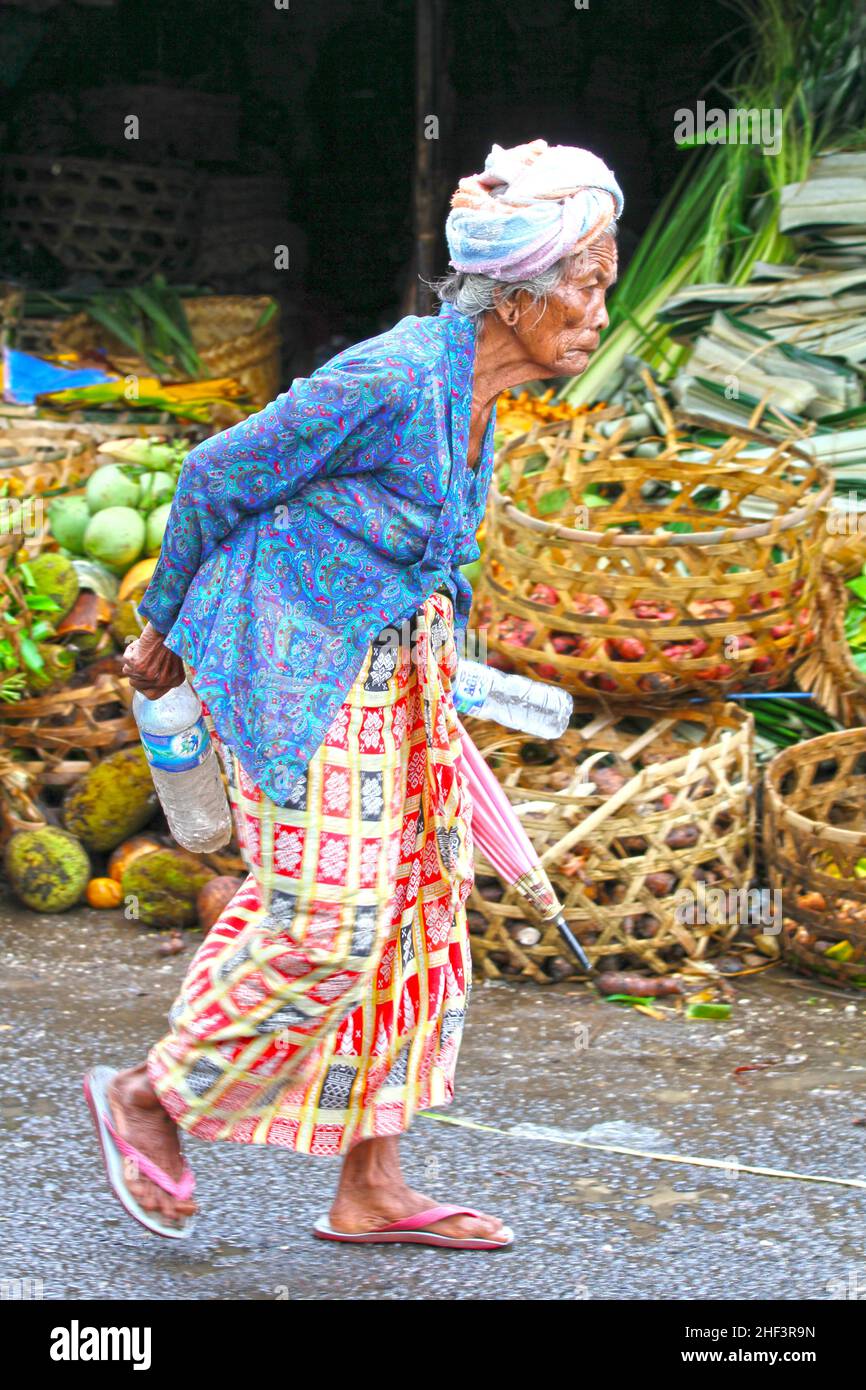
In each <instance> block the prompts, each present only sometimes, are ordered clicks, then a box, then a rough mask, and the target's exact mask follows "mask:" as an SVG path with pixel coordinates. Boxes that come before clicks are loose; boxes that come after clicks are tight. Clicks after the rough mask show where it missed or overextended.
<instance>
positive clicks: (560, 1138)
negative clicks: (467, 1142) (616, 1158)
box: [418, 1110, 866, 1189]
mask: <svg viewBox="0 0 866 1390" xmlns="http://www.w3.org/2000/svg"><path fill="white" fill-rule="evenodd" d="M418 1113H419V1114H420V1115H421V1116H423V1118H424V1119H425V1120H439V1122H440V1123H441V1124H445V1125H459V1126H460V1127H461V1128H462V1129H476V1130H482V1131H486V1132H487V1133H488V1134H502V1135H504V1136H505V1138H507V1139H539V1140H540V1141H541V1142H542V1143H545V1142H546V1143H548V1144H568V1145H570V1146H571V1147H572V1148H575V1149H594V1150H595V1151H596V1152H598V1153H606V1154H629V1155H630V1156H631V1157H632V1158H651V1159H653V1160H654V1161H655V1162H656V1163H685V1164H689V1165H692V1166H694V1167H696V1168H723V1169H725V1170H726V1171H728V1172H731V1170H732V1169H736V1172H737V1173H738V1174H739V1173H755V1174H756V1175H757V1176H758V1177H760V1178H788V1179H790V1180H792V1181H794V1182H817V1183H825V1184H828V1185H830V1186H833V1187H859V1188H863V1189H866V1179H864V1178H832V1177H822V1176H819V1175H817V1174H815V1173H792V1172H789V1171H788V1170H787V1169H786V1168H762V1167H760V1166H759V1165H758V1164H756V1163H739V1162H737V1161H736V1160H734V1162H732V1161H731V1160H730V1159H724V1158H697V1157H695V1156H693V1155H691V1154H665V1153H656V1152H654V1151H653V1150H651V1149H634V1148H631V1147H630V1146H628V1145H626V1144H592V1143H590V1142H589V1140H587V1139H571V1138H569V1137H568V1136H567V1135H565V1134H544V1135H532V1134H525V1133H522V1132H521V1128H520V1126H519V1125H518V1126H515V1127H514V1128H513V1129H498V1128H497V1126H496V1125H484V1124H480V1123H479V1122H478V1121H477V1120H467V1119H463V1118H461V1117H459V1116H457V1115H437V1114H434V1113H433V1112H432V1111H430V1110H421V1111H419V1112H418Z"/></svg>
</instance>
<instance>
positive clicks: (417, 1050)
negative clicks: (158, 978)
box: [148, 593, 473, 1154]
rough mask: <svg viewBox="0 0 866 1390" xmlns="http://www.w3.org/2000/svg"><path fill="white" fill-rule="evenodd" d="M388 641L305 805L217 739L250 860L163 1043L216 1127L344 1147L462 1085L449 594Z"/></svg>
mask: <svg viewBox="0 0 866 1390" xmlns="http://www.w3.org/2000/svg"><path fill="white" fill-rule="evenodd" d="M382 637H384V634H382ZM382 637H380V638H379V639H377V640H376V641H375V642H373V643H372V645H371V647H370V649H369V651H368V653H367V655H366V657H365V659H364V664H363V666H362V668H361V670H360V672H359V674H358V676H357V678H356V680H355V682H354V684H353V686H352V687H351V689H350V691H349V692H348V695H347V697H346V700H345V702H344V704H343V705H342V706H341V708H340V710H339V711H338V713H337V716H336V718H335V719H334V721H333V723H332V725H331V727H330V729H329V731H328V734H327V735H326V737H325V740H324V742H323V744H322V746H321V747H320V748H319V749H318V751H317V752H316V753H315V755H314V756H313V758H312V759H311V761H310V763H309V766H308V770H307V776H306V779H305V784H304V785H303V786H302V787H299V788H296V789H295V796H294V798H293V801H292V803H291V804H290V805H289V806H287V807H279V806H276V805H274V803H273V802H272V801H271V800H270V799H269V798H268V797H267V796H266V795H265V794H264V793H263V792H262V791H261V789H260V788H259V787H257V786H256V785H254V784H253V783H252V782H251V780H250V779H249V778H248V777H247V775H246V773H245V772H244V771H243V769H242V768H241V767H240V765H239V764H238V762H237V759H236V758H234V757H233V755H232V754H230V753H229V752H228V750H227V749H226V748H225V747H224V746H222V745H221V744H219V743H218V746H219V748H220V752H221V755H222V757H223V760H224V763H225V764H226V766H227V770H228V771H229V772H230V776H229V785H230V790H231V798H232V809H233V814H234V818H235V825H236V828H237V832H238V838H239V842H240V845H241V849H242V853H243V856H244V860H245V862H246V864H247V867H248V868H249V869H250V874H249V877H248V878H247V879H246V881H245V882H244V884H243V886H242V888H241V889H240V890H239V891H238V893H237V894H236V895H235V897H234V898H233V899H232V901H231V903H230V904H229V905H228V907H227V908H226V909H225V911H224V912H223V913H222V915H221V917H220V918H219V920H218V921H217V922H216V924H215V925H214V927H213V928H212V929H211V931H210V932H209V933H208V935H207V937H206V939H205V940H204V942H203V943H202V945H201V946H200V947H199V949H198V951H197V952H196V955H195V957H194V959H193V960H192V962H191V965H190V968H189V972H188V974H187V976H186V979H185V980H184V983H183V987H182V990H181V993H180V995H179V997H178V999H177V1000H176V1002H175V1004H174V1006H173V1008H172V1010H171V1013H170V1015H169V1024H170V1028H171V1031H170V1032H169V1033H168V1034H167V1036H166V1037H164V1038H163V1039H162V1041H161V1042H159V1043H157V1044H156V1046H155V1047H154V1048H152V1050H151V1052H150V1054H149V1057H148V1073H149V1076H150V1079H151V1082H152V1084H153V1086H154V1087H155V1089H156V1092H157V1094H158V1096H159V1098H160V1100H161V1102H162V1104H163V1106H164V1107H165V1109H166V1110H167V1111H168V1113H169V1114H170V1115H171V1116H172V1117H173V1118H174V1119H175V1120H176V1121H177V1123H178V1124H179V1125H180V1126H181V1128H183V1129H185V1130H187V1131H188V1132H189V1133H191V1134H195V1135H197V1136H198V1137H199V1138H202V1139H233V1140H236V1141H238V1142H241V1143H251V1144H277V1145H282V1146H284V1147H287V1148H293V1149H296V1150H298V1151H300V1152H303V1153H312V1154H342V1153H345V1152H346V1151H347V1150H348V1149H349V1148H351V1147H352V1145H353V1144H355V1143H357V1142H358V1141H359V1140H362V1139H369V1138H372V1137H374V1136H378V1135H389V1134H397V1133H399V1132H401V1131H402V1130H404V1129H406V1128H407V1127H408V1126H409V1124H410V1123H411V1120H412V1117H413V1115H414V1113H415V1111H416V1110H418V1109H422V1108H426V1107H429V1106H435V1105H443V1104H447V1103H448V1102H449V1101H450V1099H451V1097H452V1095H453V1091H454V1071H455V1066H456V1062H457V1053H458V1050H459V1046H460V1039H461V1035H462V1030H463V1022H464V1016H465V1010H466V1004H467V1002H468V996H469V990H470V985H471V961H470V954H469V940H468V935H467V925H466V909H465V902H466V899H467V897H468V895H469V892H470V890H471V886H472V878H473V851H472V836H471V801H470V797H469V793H468V789H467V786H466V783H465V781H464V779H463V776H462V774H461V772H460V765H459V762H460V734H459V730H458V726H457V717H456V714H455V711H454V706H453V703H452V700H451V694H450V689H451V686H450V681H451V677H452V676H453V674H454V671H455V669H456V662H457V656H456V651H455V647H454V640H453V614H452V609H451V604H450V601H449V600H448V599H447V598H446V597H445V596H444V595H442V594H439V593H437V594H434V595H433V596H432V597H431V598H430V599H428V600H427V601H426V603H425V604H424V605H423V607H422V608H421V609H420V610H419V612H418V614H417V617H416V631H415V642H414V646H413V647H412V648H410V646H409V645H408V644H407V643H405V642H403V643H401V644H400V645H396V644H394V642H393V638H392V640H391V641H390V642H388V641H387V640H386V641H384V642H383V640H382ZM413 658H414V659H413Z"/></svg>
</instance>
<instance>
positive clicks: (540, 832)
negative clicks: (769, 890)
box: [466, 702, 755, 984]
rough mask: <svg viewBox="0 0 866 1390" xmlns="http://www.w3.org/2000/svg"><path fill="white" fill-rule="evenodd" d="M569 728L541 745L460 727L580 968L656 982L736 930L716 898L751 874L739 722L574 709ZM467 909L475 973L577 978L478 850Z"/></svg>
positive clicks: (745, 729)
mask: <svg viewBox="0 0 866 1390" xmlns="http://www.w3.org/2000/svg"><path fill="white" fill-rule="evenodd" d="M573 724H574V727H571V728H569V729H567V730H566V732H565V734H564V735H563V736H562V738H560V739H558V740H556V741H554V742H549V743H548V742H543V743H542V742H538V741H536V740H533V739H531V738H529V737H527V736H526V735H524V734H518V733H511V732H508V731H504V730H503V729H501V728H499V727H498V726H497V725H495V724H491V723H489V722H485V721H481V720H477V719H467V720H466V727H467V730H468V732H469V733H470V734H471V737H472V738H473V740H474V741H475V742H476V743H477V745H478V747H479V749H480V750H481V751H482V753H483V754H484V757H485V758H486V760H487V761H488V763H489V764H490V766H491V767H492V768H493V770H494V771H495V773H496V776H497V778H498V779H499V781H500V782H501V784H502V786H503V787H504V789H505V793H506V795H507V796H508V798H509V800H510V801H511V802H512V804H513V805H514V806H515V808H516V809H517V812H518V814H519V816H520V819H521V822H522V824H523V825H524V827H525V829H526V831H527V834H528V835H529V838H530V840H531V841H532V843H533V845H534V846H535V849H536V850H537V852H538V854H539V857H540V859H541V862H542V864H543V865H544V866H545V868H546V869H547V872H548V874H549V875H550V878H551V881H552V883H553V886H554V888H555V889H556V892H557V896H558V897H559V900H560V902H561V903H562V904H563V908H564V914H565V918H566V920H567V921H568V923H569V925H570V926H571V928H572V930H573V931H574V932H575V934H576V935H577V936H578V937H579V939H580V941H581V943H582V945H583V947H584V949H585V950H586V952H587V955H588V956H589V958H590V960H591V961H592V963H593V964H601V965H602V966H603V968H606V969H607V968H612V969H615V968H620V967H621V966H623V965H626V964H628V965H637V966H640V967H643V968H644V969H646V970H649V971H652V972H653V973H655V974H665V973H668V972H670V971H671V970H675V969H677V968H681V967H682V965H683V963H684V962H685V961H688V960H703V959H704V958H706V957H708V956H711V955H712V954H713V953H714V952H718V951H721V950H723V949H724V948H725V947H726V946H727V944H728V943H729V942H730V941H731V940H732V938H733V937H734V936H736V935H737V933H738V931H739V930H740V927H741V925H742V923H741V917H742V913H739V912H737V911H733V910H732V906H736V905H735V904H734V905H732V904H731V903H729V902H728V900H727V896H726V895H727V894H728V893H729V891H730V890H741V889H742V890H745V889H747V888H748V886H749V883H750V880H751V877H752V874H753V871H754V816H755V806H754V791H755V771H754V758H753V730H754V721H753V718H752V716H751V714H748V713H745V712H744V711H743V710H742V709H740V708H739V707H738V706H735V705H733V704H712V705H689V706H684V707H680V708H674V709H671V710H670V711H669V712H668V713H664V714H662V713H659V712H652V713H648V712H647V710H646V707H645V706H631V707H629V706H616V707H612V706H608V707H603V708H602V709H601V710H599V709H598V707H593V706H590V705H589V704H588V703H587V702H583V703H581V704H578V705H577V706H576V709H575V716H574V721H573ZM710 889H713V890H714V892H713V894H712V895H710ZM723 895H725V911H724V912H719V911H718V910H717V909H718V908H719V903H720V899H721V898H722V896H723ZM737 901H738V902H739V899H738V900H737ZM468 913H469V927H470V935H471V942H472V951H473V959H474V960H475V962H476V964H477V965H478V967H479V969H481V970H482V971H483V973H484V974H485V975H488V976H498V975H506V976H515V977H522V978H525V979H532V980H535V981H537V982H538V983H539V984H549V983H550V982H551V980H556V979H562V978H566V977H567V976H568V975H570V974H575V973H577V970H578V968H577V966H576V965H575V964H574V963H573V962H570V961H569V960H567V959H566V957H565V954H564V949H563V946H562V943H561V941H560V938H559V935H558V933H557V931H556V928H555V926H554V925H552V924H550V923H548V924H544V923H541V922H537V921H535V920H534V919H533V918H532V917H531V915H530V909H529V908H528V907H527V905H526V901H525V899H524V898H522V897H521V896H520V895H519V894H518V892H517V891H516V890H515V889H514V888H513V887H510V886H508V885H507V884H506V883H505V882H504V880H502V879H501V878H500V877H499V876H498V875H497V874H496V873H495V871H494V870H493V869H492V868H491V866H490V865H489V864H487V863H486V861H485V860H484V858H483V856H482V855H481V853H480V851H477V854H476V881H475V884H474V886H473V889H472V893H471V895H470V898H469V901H468ZM716 919H718V920H716Z"/></svg>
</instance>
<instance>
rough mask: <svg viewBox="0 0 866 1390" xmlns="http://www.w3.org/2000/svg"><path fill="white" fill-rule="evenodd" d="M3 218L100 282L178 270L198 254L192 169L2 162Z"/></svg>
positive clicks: (36, 159) (17, 158) (33, 159)
mask: <svg viewBox="0 0 866 1390" xmlns="http://www.w3.org/2000/svg"><path fill="white" fill-rule="evenodd" d="M0 208H2V214H0V217H2V221H3V223H4V225H5V226H6V228H7V230H8V231H9V232H10V233H11V235H12V236H13V237H14V238H15V239H16V240H17V241H18V242H20V243H21V244H22V245H23V246H25V247H31V248H39V249H41V250H44V251H46V252H48V253H49V254H50V255H51V256H52V257H53V258H54V259H55V260H56V261H58V262H59V263H60V265H62V266H63V268H64V269H65V270H68V271H71V272H72V271H74V272H75V273H76V274H79V275H80V274H82V273H84V272H87V271H90V272H91V273H93V274H94V275H97V276H98V277H99V280H100V283H101V284H104V285H125V284H138V283H140V282H141V281H142V280H146V279H148V278H149V277H150V276H151V275H153V274H154V273H155V272H156V271H162V272H164V273H165V274H166V275H177V274H178V273H179V272H182V271H184V270H185V269H187V267H188V266H189V264H190V262H191V259H192V257H193V255H194V252H195V246H196V234H197V231H196V229H197V212H198V184H197V181H196V178H195V175H194V174H193V173H192V172H191V171H190V170H189V169H182V168H171V167H165V168H152V167H151V166H149V165H145V164H127V163H124V162H120V161H111V160H103V159H73V158H67V157H66V156H65V155H64V156H61V157H60V158H53V157H52V156H50V155H7V156H6V157H5V158H4V159H3V160H2V161H0Z"/></svg>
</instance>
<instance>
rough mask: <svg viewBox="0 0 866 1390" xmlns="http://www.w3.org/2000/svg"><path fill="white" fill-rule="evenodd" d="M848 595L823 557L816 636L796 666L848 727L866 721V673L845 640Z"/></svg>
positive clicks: (804, 683) (838, 572)
mask: <svg viewBox="0 0 866 1390" xmlns="http://www.w3.org/2000/svg"><path fill="white" fill-rule="evenodd" d="M848 598H849V591H848V589H847V588H846V587H845V574H844V572H843V571H842V569H840V567H839V566H838V565H836V564H835V563H833V562H831V561H828V560H826V559H825V561H824V564H823V566H822V569H821V577H820V581H819V583H818V588H817V591H816V595H815V603H816V608H817V618H818V622H817V627H818V638H819V640H818V642H817V644H816V646H815V647H813V649H812V651H811V652H809V655H808V656H807V657H806V659H805V660H804V661H803V662H802V664H801V665H800V666H799V667H798V668H797V682H798V684H799V685H800V687H801V689H803V690H808V691H811V693H812V694H813V695H814V697H815V699H816V701H817V703H818V704H819V705H820V706H821V708H822V709H823V710H825V711H826V713H827V714H829V715H830V716H831V718H833V719H838V720H839V723H840V724H845V725H846V726H847V727H848V728H851V727H853V726H855V725H860V724H866V675H864V674H863V672H862V671H861V670H860V668H859V667H858V666H856V665H855V663H854V658H853V657H852V655H851V648H850V647H849V646H848V643H847V641H846V640H845V610H846V609H847V607H848Z"/></svg>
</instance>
